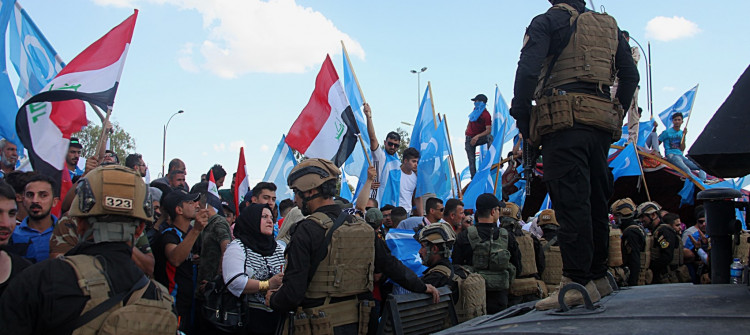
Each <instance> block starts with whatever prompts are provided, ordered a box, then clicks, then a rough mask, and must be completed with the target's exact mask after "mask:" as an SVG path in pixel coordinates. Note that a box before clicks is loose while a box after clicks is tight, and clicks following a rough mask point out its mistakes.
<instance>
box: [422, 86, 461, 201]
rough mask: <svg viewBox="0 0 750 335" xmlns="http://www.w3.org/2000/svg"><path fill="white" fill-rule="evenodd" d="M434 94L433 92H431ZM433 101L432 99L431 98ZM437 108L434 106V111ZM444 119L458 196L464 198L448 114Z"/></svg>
mask: <svg viewBox="0 0 750 335" xmlns="http://www.w3.org/2000/svg"><path fill="white" fill-rule="evenodd" d="M430 95H432V94H430ZM430 101H432V99H430ZM434 110H435V109H434V108H433V111H434ZM443 120H444V121H445V132H446V135H447V136H448V148H449V149H451V151H450V152H449V153H448V157H450V159H451V168H453V179H455V180H456V190H458V198H459V199H463V197H464V196H463V194H462V193H461V180H460V179H458V171H456V163H455V162H454V160H453V143H451V132H450V131H448V115H443Z"/></svg>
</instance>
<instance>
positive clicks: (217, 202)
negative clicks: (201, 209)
mask: <svg viewBox="0 0 750 335" xmlns="http://www.w3.org/2000/svg"><path fill="white" fill-rule="evenodd" d="M207 197H208V201H207V202H206V203H207V204H209V205H211V206H212V207H213V208H214V210H215V211H216V212H217V213H219V210H220V209H221V197H220V196H219V188H218V187H216V178H214V169H211V170H209V171H208V195H207Z"/></svg>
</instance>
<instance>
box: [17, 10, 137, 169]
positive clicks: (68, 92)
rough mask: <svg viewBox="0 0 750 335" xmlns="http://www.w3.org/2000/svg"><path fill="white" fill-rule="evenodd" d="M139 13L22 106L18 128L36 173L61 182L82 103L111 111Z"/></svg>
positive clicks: (81, 121) (81, 122)
mask: <svg viewBox="0 0 750 335" xmlns="http://www.w3.org/2000/svg"><path fill="white" fill-rule="evenodd" d="M137 16H138V10H135V13H133V15H131V16H130V17H129V18H127V19H126V20H125V21H123V22H122V23H121V24H120V25H118V26H117V27H115V28H113V29H112V30H110V31H109V32H108V33H107V34H106V35H104V36H103V37H102V38H100V39H99V40H97V41H96V42H94V43H93V44H91V45H90V46H89V47H88V48H86V50H83V52H81V53H80V54H79V55H78V56H76V58H74V59H73V60H72V61H71V62H70V63H68V65H66V66H65V67H64V68H63V69H62V71H60V73H58V74H57V76H55V78H54V79H52V81H50V82H49V83H48V84H47V86H45V87H44V89H42V91H41V92H40V93H38V94H36V95H34V96H32V97H31V98H30V99H29V100H27V101H26V102H24V104H23V105H22V106H21V108H19V109H18V114H17V115H16V130H17V132H18V136H19V137H20V139H21V142H22V143H23V145H24V146H25V147H26V148H27V149H28V150H29V156H30V158H31V165H32V166H33V168H34V170H35V171H37V172H39V173H42V174H46V175H49V176H52V177H53V178H55V180H58V178H59V176H60V173H61V171H62V170H63V168H64V167H65V155H66V153H67V151H68V144H69V141H70V135H71V134H73V133H75V132H77V131H80V130H81V128H83V127H85V126H86V124H87V121H86V109H85V107H84V104H83V101H88V102H90V103H92V104H94V105H97V106H99V107H100V108H102V109H105V110H112V105H113V104H114V102H115V93H116V92H117V87H118V85H119V81H120V75H121V74H122V69H123V66H124V65H125V57H126V56H127V54H128V48H129V46H130V40H131V38H132V37H133V29H134V28H135V20H136V18H137ZM82 100H83V101H82Z"/></svg>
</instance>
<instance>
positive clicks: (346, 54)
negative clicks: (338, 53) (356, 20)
mask: <svg viewBox="0 0 750 335" xmlns="http://www.w3.org/2000/svg"><path fill="white" fill-rule="evenodd" d="M341 48H343V50H344V57H345V58H346V63H347V64H348V65H349V70H351V71H352V77H354V83H355V84H356V85H357V89H358V90H359V96H360V97H362V104H365V103H366V102H367V101H365V95H364V94H363V93H362V87H361V86H359V79H357V74H356V73H354V68H353V67H352V62H351V60H349V52H348V51H346V45H344V41H343V40H341ZM359 131H360V132H361V131H362V129H360V130H359ZM365 131H366V130H365ZM357 137H359V143H360V144H361V145H362V151H364V153H365V157H366V158H367V164H368V165H369V166H372V161H371V160H370V155H368V154H367V148H366V147H365V142H364V140H363V139H362V134H357Z"/></svg>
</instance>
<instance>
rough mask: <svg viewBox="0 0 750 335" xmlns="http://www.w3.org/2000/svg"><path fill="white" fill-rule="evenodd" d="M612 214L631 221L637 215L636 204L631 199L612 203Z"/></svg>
mask: <svg viewBox="0 0 750 335" xmlns="http://www.w3.org/2000/svg"><path fill="white" fill-rule="evenodd" d="M610 212H612V215H616V216H619V217H621V218H624V219H630V218H632V217H633V215H634V214H635V203H634V202H633V200H630V198H625V199H620V200H617V201H615V202H613V203H612V206H611V207H610Z"/></svg>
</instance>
